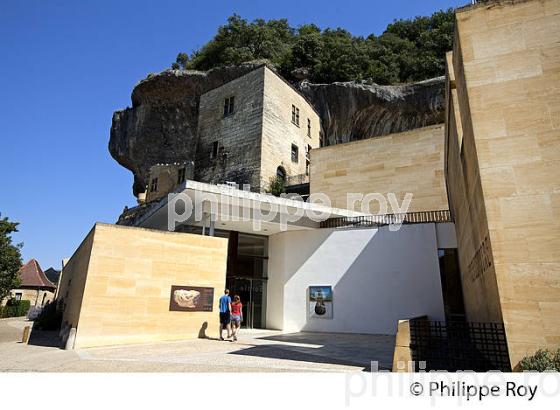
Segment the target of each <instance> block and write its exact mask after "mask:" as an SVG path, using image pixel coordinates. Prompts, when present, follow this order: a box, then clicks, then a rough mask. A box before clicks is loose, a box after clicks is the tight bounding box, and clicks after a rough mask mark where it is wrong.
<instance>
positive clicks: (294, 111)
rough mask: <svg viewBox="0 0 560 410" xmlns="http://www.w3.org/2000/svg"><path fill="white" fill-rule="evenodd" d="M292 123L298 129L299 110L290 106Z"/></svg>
mask: <svg viewBox="0 0 560 410" xmlns="http://www.w3.org/2000/svg"><path fill="white" fill-rule="evenodd" d="M292 123H294V124H295V125H297V126H298V127H299V108H298V107H296V106H295V105H293V104H292Z"/></svg>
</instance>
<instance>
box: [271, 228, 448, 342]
mask: <svg viewBox="0 0 560 410" xmlns="http://www.w3.org/2000/svg"><path fill="white" fill-rule="evenodd" d="M450 229H451V230H452V229H453V226H452V225H451V227H446V228H443V229H441V230H440V229H438V231H441V232H442V233H445V237H446V238H443V237H442V238H441V240H440V242H443V241H444V242H447V243H448V244H451V243H450V242H453V241H452V237H451V238H450ZM451 233H452V231H451ZM451 236H452V235H451ZM437 248H438V238H437V233H436V226H435V224H417V225H403V226H402V228H401V230H399V231H397V232H391V231H389V230H388V228H387V227H383V228H380V229H379V230H377V229H348V230H340V229H318V230H314V231H295V232H283V233H279V234H276V235H272V236H271V237H270V240H269V258H270V259H269V280H268V300H267V327H269V328H276V329H282V330H284V331H301V330H303V331H325V332H352V333H373V334H395V333H396V328H397V322H398V320H399V319H404V318H408V317H413V316H419V315H428V316H429V317H430V318H431V319H433V320H443V319H444V310H443V300H442V294H441V282H440V274H439V264H438V257H437ZM313 285H330V286H332V287H333V318H332V319H318V318H317V319H311V318H308V315H307V309H308V307H307V292H308V287H309V286H313Z"/></svg>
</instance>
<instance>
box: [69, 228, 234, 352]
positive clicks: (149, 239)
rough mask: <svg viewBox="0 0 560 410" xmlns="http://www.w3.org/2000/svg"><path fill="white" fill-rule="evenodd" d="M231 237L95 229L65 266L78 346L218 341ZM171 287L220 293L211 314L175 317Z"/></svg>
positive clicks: (76, 345) (179, 314) (126, 229)
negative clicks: (187, 287)
mask: <svg viewBox="0 0 560 410" xmlns="http://www.w3.org/2000/svg"><path fill="white" fill-rule="evenodd" d="M226 259H227V239H223V238H217V237H208V236H200V235H191V234H186V233H174V232H164V231H152V230H148V229H141V228H131V227H123V226H117V225H106V224H99V223H98V224H96V225H95V227H94V228H93V229H92V231H91V232H90V233H89V235H88V236H87V237H86V239H85V240H84V242H83V243H82V245H81V246H80V248H79V249H78V250H77V251H76V253H75V254H74V255H73V256H72V258H71V259H70V261H69V262H68V264H67V265H66V266H65V268H64V271H63V276H62V282H63V283H61V289H60V292H59V297H60V298H62V299H63V303H64V304H65V310H64V316H63V321H64V322H68V323H69V324H70V325H71V326H72V327H75V328H76V329H77V332H76V339H75V344H74V348H84V347H93V346H103V345H118V344H128V343H146V342H154V341H162V340H179V339H188V338H197V337H202V336H211V337H217V336H218V326H219V318H218V310H217V305H218V299H219V297H220V296H221V295H222V293H223V289H224V287H225V275H226ZM172 285H188V286H199V287H212V288H214V301H213V311H212V312H182V311H170V310H169V302H170V292H171V286H172Z"/></svg>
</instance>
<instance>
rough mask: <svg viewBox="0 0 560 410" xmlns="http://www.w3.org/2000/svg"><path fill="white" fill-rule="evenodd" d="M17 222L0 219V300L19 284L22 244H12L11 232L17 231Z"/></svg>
mask: <svg viewBox="0 0 560 410" xmlns="http://www.w3.org/2000/svg"><path fill="white" fill-rule="evenodd" d="M18 225H19V224H18V223H17V222H11V221H9V220H8V218H2V219H0V300H1V299H3V298H4V297H6V296H7V295H8V294H9V293H10V290H11V289H14V288H17V287H18V286H19V285H20V279H19V276H18V271H19V268H21V252H20V249H21V247H22V246H23V245H22V244H13V243H12V237H11V234H12V233H13V232H17V226H18Z"/></svg>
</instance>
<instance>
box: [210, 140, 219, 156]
mask: <svg viewBox="0 0 560 410" xmlns="http://www.w3.org/2000/svg"><path fill="white" fill-rule="evenodd" d="M218 148H219V144H218V141H214V142H213V143H212V152H211V153H210V158H212V159H213V158H217V157H218Z"/></svg>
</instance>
